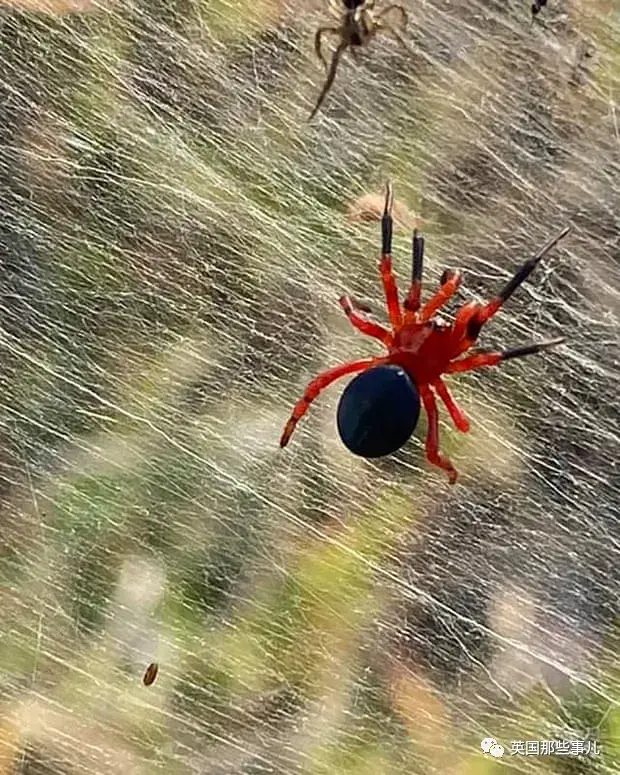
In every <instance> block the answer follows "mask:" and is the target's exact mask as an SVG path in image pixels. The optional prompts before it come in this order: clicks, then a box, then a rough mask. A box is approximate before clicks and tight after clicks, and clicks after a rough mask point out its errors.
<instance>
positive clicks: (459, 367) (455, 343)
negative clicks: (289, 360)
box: [280, 184, 570, 484]
mask: <svg viewBox="0 0 620 775" xmlns="http://www.w3.org/2000/svg"><path fill="white" fill-rule="evenodd" d="M392 201H393V197H392V187H391V185H390V184H388V186H387V194H386V198H385V209H384V212H383V218H382V221H381V230H382V251H381V261H380V264H379V270H380V272H381V280H382V283H383V290H384V292H385V299H386V304H387V310H388V315H389V320H390V328H389V329H388V328H385V327H384V326H382V325H380V324H379V323H375V322H374V321H371V320H369V319H368V318H367V317H366V315H365V314H364V313H365V312H366V310H365V309H363V308H362V307H361V306H360V305H359V304H356V303H355V302H354V301H353V300H352V299H350V298H349V297H348V296H342V297H341V298H340V305H341V306H342V308H343V309H344V311H345V313H346V314H347V316H348V318H349V320H350V321H351V323H352V324H353V325H354V326H355V328H357V329H358V331H361V332H362V333H363V334H366V335H367V336H371V337H373V338H374V339H378V340H379V341H380V342H382V343H383V345H384V346H385V348H386V350H387V355H385V356H380V357H375V358H365V359H363V360H359V361H353V362H351V363H346V364H343V365H342V366H336V367H334V368H332V369H328V370H327V371H324V372H322V373H321V374H319V375H318V376H317V377H315V378H314V379H313V380H312V382H310V384H309V385H308V386H307V387H306V390H305V392H304V395H303V397H302V398H301V399H300V400H299V401H298V402H297V403H296V404H295V407H294V408H293V412H292V414H291V417H290V419H289V421H288V422H287V424H286V427H285V428H284V432H283V434H282V438H281V439H280V446H281V447H284V446H286V445H287V444H288V441H289V439H290V437H291V434H292V433H293V431H294V430H295V426H296V425H297V423H298V422H299V420H300V419H301V418H302V417H303V415H304V414H305V413H306V412H307V411H308V409H309V407H310V404H311V403H312V401H314V399H315V398H316V397H317V396H318V395H319V393H320V392H321V391H322V390H324V389H325V388H326V387H327V386H328V385H330V384H331V383H332V382H334V380H336V379H339V378H340V377H343V376H345V375H346V374H352V373H354V372H362V371H366V370H367V369H371V368H373V367H375V366H379V365H381V364H392V365H396V366H400V367H401V368H402V369H404V370H405V371H406V372H407V374H408V375H409V377H410V378H411V380H412V381H413V383H414V384H415V386H416V388H417V390H418V391H419V394H420V398H421V400H422V405H423V407H424V409H425V411H426V414H427V416H428V431H427V437H426V456H427V458H428V460H429V461H430V462H431V463H433V464H434V465H436V466H439V467H440V468H443V469H444V470H445V471H447V472H448V476H449V479H450V482H451V483H452V484H453V483H454V482H455V481H456V479H457V471H456V469H455V468H454V466H453V465H452V463H450V461H449V460H448V459H447V458H445V457H444V456H442V455H441V454H440V452H439V423H438V415H437V403H436V400H435V395H438V396H439V398H440V399H441V400H442V401H443V403H444V405H445V407H446V409H447V410H448V413H449V415H450V417H451V418H452V421H453V423H454V424H455V426H456V427H457V428H458V430H460V431H461V432H463V433H466V432H467V431H468V430H469V421H468V419H467V417H465V415H464V414H463V412H462V411H461V409H459V407H458V405H457V404H456V402H455V401H454V399H453V398H452V396H451V395H450V392H449V390H448V388H447V387H446V385H445V383H444V382H443V380H442V378H441V377H442V375H443V374H455V373H456V372H459V371H471V370H472V369H479V368H481V367H483V366H494V365H496V364H498V363H500V362H501V361H505V360H508V359H510V358H519V357H522V356H524V355H533V354H534V353H538V352H540V351H541V350H546V349H547V348H549V347H554V346H555V345H558V344H560V343H561V342H563V341H564V339H563V338H558V339H552V340H550V341H546V342H539V343H532V344H527V345H524V346H523V347H517V348H514V349H511V350H504V351H502V352H483V351H475V352H473V353H469V354H466V353H467V351H468V350H470V348H471V347H473V345H474V344H475V343H476V340H477V339H478V335H479V334H480V330H481V329H482V326H483V325H484V324H485V323H486V322H487V321H488V320H489V319H490V318H491V317H493V315H495V313H496V312H497V311H498V310H499V309H500V308H501V306H502V305H503V303H504V302H505V301H506V300H507V299H509V298H510V296H512V294H513V293H514V291H515V290H516V289H517V288H518V287H519V285H521V283H522V282H523V281H524V280H525V279H526V278H527V277H528V276H529V275H530V274H531V272H532V271H533V270H534V268H535V267H536V266H537V265H538V263H539V262H540V260H541V259H542V258H543V257H544V256H545V255H546V254H547V253H548V252H549V251H550V250H551V249H552V248H553V247H554V246H555V245H557V243H558V242H559V241H560V240H561V239H562V238H563V237H565V236H566V234H568V232H569V230H570V227H566V228H565V229H563V230H562V231H561V232H560V233H559V234H558V235H557V236H556V237H554V238H553V239H552V240H551V241H550V242H548V243H547V244H546V245H545V247H544V248H542V250H540V251H539V252H538V253H537V254H536V255H535V256H534V257H533V258H531V259H529V260H528V261H526V262H525V263H524V264H523V266H522V267H521V268H520V269H519V270H518V271H517V272H516V274H515V275H514V277H513V278H512V279H511V280H510V281H509V282H508V283H507V284H506V285H505V286H504V288H503V289H502V290H501V291H500V293H499V294H498V295H497V296H496V297H494V298H492V299H491V300H490V301H488V302H486V303H484V304H479V303H477V302H474V301H470V302H467V303H466V304H464V305H463V306H462V307H461V308H460V309H459V310H458V312H457V313H456V316H455V318H454V322H453V323H451V324H449V325H448V324H445V323H442V322H440V321H439V320H438V319H437V318H436V317H435V315H436V313H437V312H438V310H439V309H441V307H443V306H444V305H445V304H446V302H448V300H449V299H451V298H452V296H454V294H455V293H456V291H457V290H458V288H459V286H460V284H461V275H460V273H459V272H458V271H457V270H447V271H446V272H444V274H443V276H442V278H441V281H440V287H439V290H438V291H436V293H435V294H434V295H433V296H432V297H431V298H430V299H429V300H428V301H427V302H426V303H425V304H422V302H421V292H422V268H423V259H424V240H423V238H422V237H420V236H419V235H418V233H417V230H416V231H414V233H413V270H412V278H411V285H410V287H409V292H408V293H407V296H406V298H405V301H404V303H403V305H402V307H401V305H400V302H399V299H398V290H397V287H396V280H395V278H394V274H393V273H392V255H391V254H392V228H393V225H392V214H391V213H392Z"/></svg>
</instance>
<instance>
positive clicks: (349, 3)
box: [342, 0, 366, 11]
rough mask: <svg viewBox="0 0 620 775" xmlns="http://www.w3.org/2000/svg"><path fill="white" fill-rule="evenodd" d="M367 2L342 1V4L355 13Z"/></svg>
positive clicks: (357, 0)
mask: <svg viewBox="0 0 620 775" xmlns="http://www.w3.org/2000/svg"><path fill="white" fill-rule="evenodd" d="M365 2H366V0H342V4H343V5H344V7H345V8H346V9H347V11H354V10H355V9H356V8H359V7H360V5H364V3H365Z"/></svg>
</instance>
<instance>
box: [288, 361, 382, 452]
mask: <svg viewBox="0 0 620 775" xmlns="http://www.w3.org/2000/svg"><path fill="white" fill-rule="evenodd" d="M386 361H387V357H386V358H366V359H365V360H363V361H352V362H351V363H345V364H343V365H342V366H334V368H332V369H327V371H322V372H321V373H320V374H318V375H317V376H316V377H315V378H314V379H313V380H312V382H310V383H309V384H308V386H307V387H306V389H305V391H304V394H303V396H302V397H301V398H300V399H299V401H298V402H297V403H296V404H295V406H294V407H293V411H292V413H291V416H290V418H289V420H288V422H287V423H286V426H285V427H284V432H283V433H282V437H281V438H280V446H281V447H286V445H287V444H288V442H289V439H290V438H291V435H292V433H293V431H294V430H295V426H296V425H297V423H298V422H299V421H300V420H301V418H302V417H303V416H304V414H305V413H306V412H307V411H308V409H309V408H310V404H311V403H312V402H313V401H314V399H315V398H316V397H317V396H318V395H319V393H321V392H322V391H323V390H325V388H326V387H328V386H329V385H331V383H332V382H335V381H336V380H337V379H340V377H344V376H345V374H353V372H355V371H365V370H366V369H369V368H371V367H372V366H378V365H379V364H381V363H385V362H386Z"/></svg>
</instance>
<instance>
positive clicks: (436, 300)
mask: <svg viewBox="0 0 620 775" xmlns="http://www.w3.org/2000/svg"><path fill="white" fill-rule="evenodd" d="M462 280H463V278H462V277H461V273H460V272H459V271H458V269H446V271H445V272H444V273H443V274H442V276H441V280H440V287H439V290H438V291H437V292H436V293H435V294H434V295H433V296H431V298H430V299H429V300H428V301H427V302H426V304H425V305H424V306H423V307H422V309H421V310H420V315H419V320H420V323H425V322H426V321H427V320H430V319H431V318H432V317H433V316H434V315H435V313H436V312H437V310H439V309H441V307H443V306H444V304H446V303H447V302H448V301H449V300H450V299H451V298H452V297H453V296H454V294H455V293H456V292H457V291H458V289H459V287H460V285H461V282H462Z"/></svg>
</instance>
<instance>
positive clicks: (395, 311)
mask: <svg viewBox="0 0 620 775" xmlns="http://www.w3.org/2000/svg"><path fill="white" fill-rule="evenodd" d="M392 201H393V196H392V186H391V184H390V183H388V184H387V186H386V193H385V208H384V210H383V218H382V219H381V262H380V263H379V271H380V272H381V280H382V282H383V290H384V292H385V301H386V304H387V308H388V315H389V317H390V323H391V324H392V328H393V329H394V330H395V331H397V330H399V329H400V327H401V326H402V322H403V321H402V314H401V311H400V304H399V302H398V288H397V287H396V280H395V278H394V273H393V272H392V231H393V227H394V224H393V221H392Z"/></svg>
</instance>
